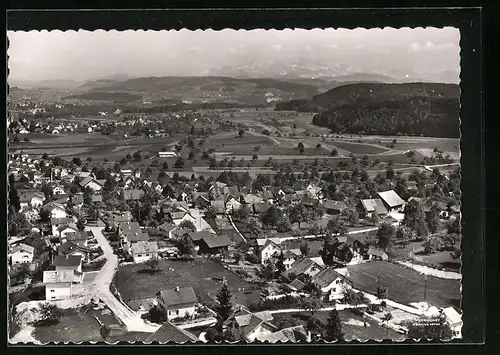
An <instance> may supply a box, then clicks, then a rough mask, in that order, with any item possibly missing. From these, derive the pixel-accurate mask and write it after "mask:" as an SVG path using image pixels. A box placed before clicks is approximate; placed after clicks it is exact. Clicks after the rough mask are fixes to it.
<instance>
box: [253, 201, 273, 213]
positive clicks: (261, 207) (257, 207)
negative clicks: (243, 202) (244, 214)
mask: <svg viewBox="0 0 500 355" xmlns="http://www.w3.org/2000/svg"><path fill="white" fill-rule="evenodd" d="M252 206H253V209H254V211H255V212H256V213H262V212H266V211H267V210H268V209H269V208H270V207H271V205H270V204H269V203H267V202H259V203H254V204H253V205H252Z"/></svg>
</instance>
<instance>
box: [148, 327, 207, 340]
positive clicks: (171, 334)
mask: <svg viewBox="0 0 500 355" xmlns="http://www.w3.org/2000/svg"><path fill="white" fill-rule="evenodd" d="M198 341H200V339H198V338H197V337H196V336H194V335H193V334H191V333H190V332H188V331H187V330H184V329H181V328H179V327H177V326H175V325H174V324H172V323H170V322H165V323H163V324H162V326H161V327H160V328H159V329H158V330H157V331H156V332H154V333H153V334H151V335H150V336H149V337H148V338H146V340H144V342H145V343H152V342H158V343H159V344H163V343H168V342H173V343H177V344H184V343H194V342H198Z"/></svg>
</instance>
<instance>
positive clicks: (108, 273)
mask: <svg viewBox="0 0 500 355" xmlns="http://www.w3.org/2000/svg"><path fill="white" fill-rule="evenodd" d="M89 229H90V230H91V231H92V233H93V234H94V236H95V238H96V240H97V242H98V243H99V246H100V247H101V249H102V251H103V252H104V256H105V257H106V259H107V262H106V264H105V265H104V267H103V268H102V269H101V271H100V272H99V274H98V275H97V277H96V278H95V280H94V285H95V290H94V292H95V295H96V296H98V297H99V298H100V299H101V300H102V301H103V302H104V303H105V304H106V305H107V306H108V307H109V308H110V309H111V311H113V313H114V314H115V316H116V317H117V318H118V319H120V320H121V321H122V322H123V324H125V326H126V327H127V330H128V331H130V332H133V331H137V332H155V331H156V330H157V329H158V328H159V326H155V325H153V324H146V323H145V322H144V321H143V320H142V319H141V316H140V314H139V313H137V312H134V311H132V310H131V309H129V308H128V307H127V306H125V305H124V304H123V303H121V302H120V301H119V300H118V299H117V298H116V297H115V296H114V295H113V294H112V293H111V291H110V289H109V286H110V285H111V282H112V281H113V277H114V275H115V272H116V269H117V267H118V257H117V256H116V255H115V254H114V253H113V248H111V245H109V242H108V240H107V239H106V237H105V236H104V235H103V234H102V228H100V227H89Z"/></svg>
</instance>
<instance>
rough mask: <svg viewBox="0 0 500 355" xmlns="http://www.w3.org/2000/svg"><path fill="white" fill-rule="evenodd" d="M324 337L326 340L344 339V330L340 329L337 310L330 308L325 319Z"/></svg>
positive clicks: (340, 323) (340, 322) (340, 324)
mask: <svg viewBox="0 0 500 355" xmlns="http://www.w3.org/2000/svg"><path fill="white" fill-rule="evenodd" d="M325 328H326V329H325V335H324V338H325V340H327V341H334V340H342V339H344V332H343V331H342V321H341V319H340V315H339V312H338V311H337V310H336V309H332V310H331V311H330V314H329V315H328V319H327V321H326V327H325Z"/></svg>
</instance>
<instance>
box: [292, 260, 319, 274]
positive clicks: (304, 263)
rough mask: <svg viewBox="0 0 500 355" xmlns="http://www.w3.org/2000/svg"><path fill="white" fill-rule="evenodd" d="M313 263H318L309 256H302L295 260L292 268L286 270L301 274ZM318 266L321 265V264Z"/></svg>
mask: <svg viewBox="0 0 500 355" xmlns="http://www.w3.org/2000/svg"><path fill="white" fill-rule="evenodd" d="M313 265H316V263H315V262H314V261H313V260H311V259H309V258H302V259H299V260H297V261H296V262H294V263H293V264H292V266H291V267H290V269H288V270H287V271H286V273H288V274H289V273H295V274H297V275H300V274H303V273H304V272H306V271H307V270H308V269H309V268H310V267H311V266H313ZM317 266H318V267H320V266H319V265H317Z"/></svg>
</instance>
